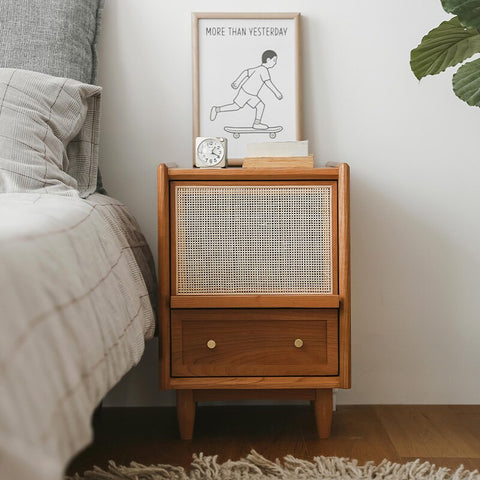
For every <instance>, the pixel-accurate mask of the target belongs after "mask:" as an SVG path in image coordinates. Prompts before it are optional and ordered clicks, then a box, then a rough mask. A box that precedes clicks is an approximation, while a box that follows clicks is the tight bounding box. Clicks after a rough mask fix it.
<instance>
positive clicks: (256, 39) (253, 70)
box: [192, 13, 302, 165]
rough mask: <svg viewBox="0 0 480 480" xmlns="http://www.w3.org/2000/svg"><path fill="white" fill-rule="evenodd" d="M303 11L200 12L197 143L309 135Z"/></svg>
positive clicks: (236, 152) (196, 19)
mask: <svg viewBox="0 0 480 480" xmlns="http://www.w3.org/2000/svg"><path fill="white" fill-rule="evenodd" d="M300 35H301V33H300V13H193V14H192V39H193V137H194V138H193V141H195V138H196V137H199V136H201V137H207V136H214V137H225V138H227V143H228V147H227V149H228V163H229V165H241V164H242V161H243V158H244V157H245V152H246V146H247V144H248V143H256V142H266V141H290V140H301V139H302V111H301V99H302V92H301V76H300V75H301V72H300V70H301V53H300V38H301V36H300Z"/></svg>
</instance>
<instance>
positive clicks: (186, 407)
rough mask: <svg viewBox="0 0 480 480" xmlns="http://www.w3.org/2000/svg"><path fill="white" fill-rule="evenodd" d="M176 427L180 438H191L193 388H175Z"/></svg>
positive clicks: (193, 406)
mask: <svg viewBox="0 0 480 480" xmlns="http://www.w3.org/2000/svg"><path fill="white" fill-rule="evenodd" d="M177 417H178V429H179V430H180V438H181V439H182V440H191V439H192V437H193V427H194V425H195V401H194V400H193V390H177Z"/></svg>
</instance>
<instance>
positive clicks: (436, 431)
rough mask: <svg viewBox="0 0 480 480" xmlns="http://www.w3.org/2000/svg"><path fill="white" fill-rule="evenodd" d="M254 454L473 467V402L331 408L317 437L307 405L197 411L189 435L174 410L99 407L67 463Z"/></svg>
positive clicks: (79, 466)
mask: <svg viewBox="0 0 480 480" xmlns="http://www.w3.org/2000/svg"><path fill="white" fill-rule="evenodd" d="M251 449H255V450H256V451H257V452H259V453H261V454H262V455H264V456H265V457H267V458H269V459H271V460H274V459H275V458H280V457H283V456H285V455H287V454H291V455H294V456H296V457H299V458H303V459H311V458H312V457H314V456H317V455H325V456H330V455H335V456H339V457H349V458H356V459H358V460H359V461H360V462H361V463H364V462H366V461H368V460H373V461H374V462H375V463H378V462H380V461H381V460H383V459H384V458H387V459H389V460H391V461H394V462H400V463H403V462H406V461H408V460H414V459H416V458H421V459H422V460H428V461H430V462H432V463H435V464H436V465H437V466H446V467H450V468H456V467H458V466H459V465H460V464H463V465H464V466H465V468H467V469H469V470H474V469H479V470H480V405H465V406H442V405H434V406H432V405H430V406H425V405H422V406H393V405H388V406H384V405H382V406H338V407H337V410H336V411H335V412H334V414H333V426H332V434H331V436H330V438H329V439H327V440H319V439H318V438H317V436H316V431H315V424H314V417H313V410H312V408H311V407H310V406H308V405H280V406H220V407H219V406H216V407H213V406H200V407H198V408H197V418H196V424H195V436H194V439H193V440H189V441H186V440H184V441H182V440H180V439H179V436H178V429H177V423H176V412H175V409H174V408H104V409H103V410H102V412H101V415H100V417H99V418H98V420H97V421H96V422H95V441H94V443H93V445H91V446H90V447H88V448H87V449H86V450H85V451H83V452H82V453H81V454H80V455H79V456H78V457H77V458H75V459H74V460H73V462H72V463H71V465H70V467H69V469H68V473H69V474H73V473H74V472H83V471H84V470H88V469H91V468H92V466H93V465H98V466H101V467H105V466H106V464H107V462H108V460H110V459H112V460H115V461H116V462H117V463H119V464H128V463H129V462H130V461H131V460H135V461H137V462H140V463H146V464H151V463H165V464H171V465H181V466H184V467H185V468H188V467H189V464H190V460H191V457H192V454H193V453H199V452H204V453H205V454H206V455H213V454H216V455H217V454H218V456H219V461H225V460H228V459H232V460H233V459H238V458H240V457H242V456H245V455H246V454H248V452H249V451H250V450H251Z"/></svg>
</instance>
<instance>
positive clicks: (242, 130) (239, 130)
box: [224, 126, 283, 138]
mask: <svg viewBox="0 0 480 480" xmlns="http://www.w3.org/2000/svg"><path fill="white" fill-rule="evenodd" d="M224 130H225V131H226V132H228V133H231V134H232V135H233V138H240V135H244V134H246V133H268V135H269V137H270V138H275V137H276V136H277V133H278V132H281V131H282V130H283V127H280V126H277V127H268V128H262V129H260V128H253V127H224Z"/></svg>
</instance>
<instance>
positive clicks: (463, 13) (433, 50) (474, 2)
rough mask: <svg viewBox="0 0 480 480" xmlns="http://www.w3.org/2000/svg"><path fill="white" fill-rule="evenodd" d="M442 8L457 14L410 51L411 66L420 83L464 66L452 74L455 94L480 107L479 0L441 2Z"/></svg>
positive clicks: (444, 0) (448, 0)
mask: <svg viewBox="0 0 480 480" xmlns="http://www.w3.org/2000/svg"><path fill="white" fill-rule="evenodd" d="M441 2H442V6H443V9H444V10H445V11H446V12H448V13H451V14H453V15H455V16H454V17H452V18H451V19H450V20H447V21H445V22H442V23H441V24H440V25H439V26H438V27H437V28H434V29H433V30H431V31H430V32H428V33H427V35H425V36H424V37H423V38H422V41H421V42H420V44H419V45H418V46H417V47H416V48H414V49H413V50H412V51H411V55H410V67H411V69H412V71H413V73H414V74H415V76H416V77H417V78H418V79H419V80H421V79H422V78H423V77H426V76H427V75H436V74H438V73H440V72H443V71H445V70H446V69H447V68H448V67H453V66H455V65H458V64H460V63H463V65H462V66H460V67H459V68H458V70H457V72H456V73H455V74H454V75H453V81H452V84H453V91H454V92H455V94H456V95H457V97H459V98H461V99H462V100H463V101H465V102H467V103H468V104H469V105H474V106H477V107H480V58H478V59H476V60H472V61H469V62H467V63H464V62H465V60H467V59H468V58H470V57H472V56H473V55H475V54H476V53H480V0H441Z"/></svg>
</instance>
